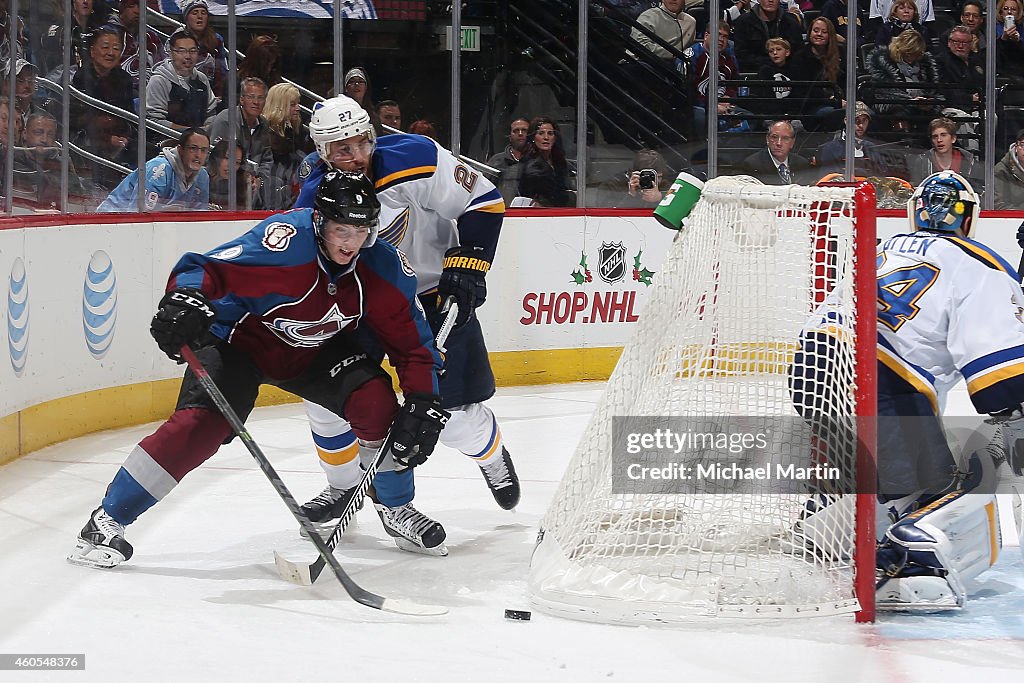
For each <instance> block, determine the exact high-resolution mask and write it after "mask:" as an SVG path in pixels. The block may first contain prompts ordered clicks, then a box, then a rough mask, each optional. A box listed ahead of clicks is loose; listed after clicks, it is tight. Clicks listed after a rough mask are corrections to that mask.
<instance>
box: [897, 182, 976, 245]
mask: <svg viewBox="0 0 1024 683" xmlns="http://www.w3.org/2000/svg"><path fill="white" fill-rule="evenodd" d="M980 205H981V200H980V199H979V198H978V193H977V192H975V191H974V188H973V187H971V184H970V183H969V182H967V180H966V179H965V178H964V177H963V176H961V175H960V174H959V173H955V172H953V171H939V172H938V173H932V174H931V175H930V176H928V177H927V178H925V179H924V180H923V181H921V184H920V185H918V186H917V189H916V190H914V194H913V196H911V198H910V201H908V202H907V214H908V217H909V218H910V227H911V229H912V230H914V231H917V230H929V231H932V232H955V231H956V230H958V229H959V230H960V232H962V233H963V235H964V237H969V236H970V234H971V230H972V229H973V228H974V224H975V223H976V222H977V220H978V211H979V209H980V208H981V206H980Z"/></svg>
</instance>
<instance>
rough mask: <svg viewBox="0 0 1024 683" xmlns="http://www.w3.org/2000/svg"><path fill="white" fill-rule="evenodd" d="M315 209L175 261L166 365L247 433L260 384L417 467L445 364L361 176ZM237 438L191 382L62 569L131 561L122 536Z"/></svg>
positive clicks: (432, 427)
mask: <svg viewBox="0 0 1024 683" xmlns="http://www.w3.org/2000/svg"><path fill="white" fill-rule="evenodd" d="M315 205H316V208H315V209H313V210H310V209H300V210H294V211H289V212H286V213H283V214H277V215H274V216H271V217H270V218H267V219H266V220H264V221H262V222H261V223H259V224H258V225H256V227H254V228H253V229H252V230H250V231H249V232H247V233H245V234H244V235H242V236H241V237H239V238H238V239H236V240H233V241H231V242H228V243H227V244H224V245H222V246H220V247H218V248H217V249H215V250H213V251H212V252H210V253H208V254H192V253H190V254H186V255H185V256H183V257H182V258H181V260H180V261H179V262H178V264H177V265H176V266H175V267H174V270H173V272H172V273H171V277H170V280H169V282H168V285H167V293H166V295H165V296H164V297H163V299H161V301H160V304H159V309H158V311H157V313H156V316H154V318H153V322H152V325H151V332H152V335H153V337H154V339H155V340H156V342H157V344H158V345H159V346H160V349H161V350H162V351H164V353H166V354H167V355H168V356H169V357H171V358H172V359H174V360H179V361H180V359H181V356H180V350H181V347H182V346H183V345H185V344H188V345H189V346H191V347H192V348H195V349H197V351H196V355H197V356H198V357H199V359H200V360H201V361H202V363H203V365H204V366H206V368H207V370H208V371H209V373H210V375H211V377H212V378H213V379H214V381H215V382H216V384H217V385H218V386H220V387H221V389H222V391H223V392H224V394H225V395H226V397H227V399H228V401H229V403H230V404H231V406H232V408H234V410H235V411H236V412H237V413H238V415H239V416H240V417H241V418H242V419H243V420H244V419H245V418H246V417H247V416H248V415H249V413H250V411H251V410H252V408H253V404H254V402H255V400H256V394H257V391H258V389H259V386H260V384H273V385H275V386H278V387H280V388H282V389H284V390H286V391H289V392H291V393H294V394H296V395H297V396H300V397H302V398H303V399H304V400H306V401H309V402H312V403H314V404H317V405H320V406H322V407H323V408H325V409H327V410H330V411H332V412H334V413H337V414H338V415H344V416H345V418H346V419H347V420H348V421H349V423H351V425H352V429H353V431H354V432H355V435H356V437H357V438H358V439H359V442H360V443H361V444H362V445H363V446H364V447H365V449H366V451H368V452H372V453H375V452H376V449H377V448H379V447H380V445H381V443H382V441H383V439H384V437H385V435H387V433H388V430H389V429H390V430H391V435H392V438H393V440H394V447H393V448H392V450H391V452H390V456H391V457H389V458H387V459H386V460H385V461H384V463H383V464H382V469H383V470H388V469H396V468H397V469H402V468H408V467H413V466H415V465H418V464H420V463H422V462H423V461H425V460H426V458H427V456H428V455H430V453H431V452H432V451H433V448H434V445H435V444H436V442H437V436H438V434H439V433H440V431H441V429H442V427H443V425H444V422H445V421H446V419H447V413H446V412H445V411H443V410H441V407H440V399H439V398H438V396H437V393H438V379H437V374H438V371H439V370H440V368H441V358H440V355H439V354H438V352H437V350H436V348H435V347H434V343H433V339H432V335H431V332H430V328H429V326H428V325H427V321H426V319H425V318H424V315H423V312H422V309H421V308H420V306H419V303H418V301H417V299H416V278H415V273H414V272H413V270H412V269H411V268H410V267H409V265H408V263H407V262H406V260H405V257H404V256H403V255H402V254H400V253H399V252H398V251H397V250H396V249H395V248H394V247H392V246H391V245H389V244H387V243H386V242H383V241H380V240H378V239H377V226H378V223H377V219H378V214H379V210H380V205H379V203H378V201H377V198H376V193H375V192H374V190H373V186H372V185H371V184H370V183H369V181H368V180H367V179H366V178H365V177H364V176H362V175H358V174H350V173H343V172H338V171H335V172H332V173H329V174H327V175H326V176H325V177H324V179H323V182H322V183H321V184H320V187H319V188H318V190H317V195H316V199H315ZM357 327H359V328H362V327H366V328H369V329H370V330H372V331H373V332H374V333H375V336H376V338H377V340H379V343H380V344H381V345H382V346H383V347H384V349H385V350H386V352H387V354H388V357H389V358H390V359H391V362H392V364H393V365H394V366H395V368H396V369H397V371H398V376H399V381H400V383H401V387H402V391H403V393H404V395H405V404H404V406H403V407H401V408H399V405H398V401H397V399H396V397H395V393H394V391H393V389H392V386H391V380H390V378H389V377H388V376H387V374H386V373H385V372H384V371H383V370H382V369H381V368H380V366H379V364H377V363H376V362H374V361H373V360H372V359H370V358H369V357H368V355H367V353H366V352H365V351H364V350H363V349H362V348H361V347H360V346H359V344H358V342H357V341H356V340H355V335H354V334H353V332H352V331H353V329H355V328H357ZM231 431H232V430H231V427H230V426H229V425H228V423H227V421H226V420H225V419H224V417H223V416H222V415H221V414H220V412H219V411H218V410H217V409H216V407H215V406H214V404H213V403H212V401H211V399H210V398H209V397H208V396H207V395H206V392H205V391H204V390H203V389H202V387H201V385H200V384H199V382H198V381H197V380H196V378H195V376H194V375H193V374H192V372H191V371H190V370H186V372H185V378H184V380H183V382H182V386H181V391H180V394H179V396H178V403H177V407H176V409H175V412H174V414H173V415H172V416H171V417H170V419H168V420H167V422H165V423H164V424H163V425H161V426H160V428H159V429H157V431H156V432H155V433H153V434H152V435H150V436H148V437H146V438H145V439H143V440H142V441H141V442H140V443H139V444H138V445H137V446H136V447H135V449H134V450H133V451H132V452H131V453H130V454H129V456H128V459H127V460H126V461H125V462H124V464H123V465H122V466H121V468H120V469H119V470H118V472H117V474H116V475H115V476H114V480H113V481H112V482H111V484H110V486H108V487H107V491H106V495H105V496H104V498H103V502H102V504H101V506H100V507H98V508H97V509H96V510H95V511H93V513H92V514H91V515H90V517H89V521H88V523H87V524H86V526H85V528H84V529H83V530H82V532H81V534H80V536H79V541H78V545H77V546H76V548H75V550H74V552H73V553H72V554H71V556H70V557H69V558H68V559H69V560H70V561H72V562H74V563H77V564H85V565H89V566H96V567H113V566H115V565H117V564H120V563H121V562H123V561H125V560H127V559H128V558H130V557H131V555H132V546H131V545H130V544H129V543H128V541H126V540H125V538H124V527H125V526H127V525H128V524H131V523H132V522H134V521H135V520H136V518H138V516H139V515H140V514H142V513H143V512H145V511H146V510H148V509H149V508H150V507H152V506H153V505H155V504H156V503H157V502H158V501H160V500H162V499H163V498H164V496H166V495H167V494H168V493H170V492H171V490H172V489H173V488H174V487H175V486H176V485H177V484H178V483H179V482H180V481H181V480H182V478H183V477H184V476H185V475H186V474H188V473H189V472H190V471H192V470H193V469H195V468H196V467H198V466H199V465H201V464H202V463H203V462H205V461H206V460H207V459H208V458H209V457H210V456H212V455H213V454H214V453H215V452H216V451H217V449H218V448H219V447H220V445H221V444H222V443H224V442H225V440H229V438H230V437H231ZM379 495H380V497H381V500H380V503H381V504H382V505H383V506H385V507H386V508H387V509H388V511H389V514H391V515H392V516H393V517H396V518H398V517H401V519H402V520H403V522H404V523H405V527H409V528H413V527H414V528H416V530H417V531H418V532H419V536H420V537H421V539H422V542H423V544H424V545H427V546H430V545H433V546H437V545H440V544H442V543H443V541H444V529H443V528H442V527H441V525H439V524H437V523H436V522H433V521H432V520H429V519H427V518H425V517H423V516H422V515H419V513H418V512H417V511H416V510H415V508H412V506H411V505H408V503H409V500H411V495H410V496H409V497H408V498H407V499H404V500H403V499H401V498H391V499H388V498H386V496H385V495H384V494H383V493H379ZM424 520H425V521H424Z"/></svg>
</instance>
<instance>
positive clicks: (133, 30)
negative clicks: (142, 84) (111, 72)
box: [110, 0, 167, 97]
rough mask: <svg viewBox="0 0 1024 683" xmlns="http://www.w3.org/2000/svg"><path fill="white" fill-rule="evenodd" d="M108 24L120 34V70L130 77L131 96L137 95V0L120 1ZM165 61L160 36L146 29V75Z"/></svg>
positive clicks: (165, 56)
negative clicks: (118, 9) (117, 9)
mask: <svg viewBox="0 0 1024 683" xmlns="http://www.w3.org/2000/svg"><path fill="white" fill-rule="evenodd" d="M120 7H121V9H120V11H119V12H118V13H116V14H114V15H112V17H111V22H110V24H111V25H112V26H114V28H116V29H118V31H120V33H121V68H122V69H124V70H125V71H127V72H128V75H129V76H131V77H132V95H133V96H135V97H137V96H138V94H139V39H138V36H139V0H121V4H120ZM165 59H167V55H166V54H164V46H163V41H162V40H161V39H160V34H159V33H157V32H156V31H154V30H153V29H146V73H150V72H152V70H153V67H154V66H156V65H157V64H159V63H160V62H162V61H164V60H165Z"/></svg>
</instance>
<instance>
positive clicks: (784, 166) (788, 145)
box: [742, 121, 811, 185]
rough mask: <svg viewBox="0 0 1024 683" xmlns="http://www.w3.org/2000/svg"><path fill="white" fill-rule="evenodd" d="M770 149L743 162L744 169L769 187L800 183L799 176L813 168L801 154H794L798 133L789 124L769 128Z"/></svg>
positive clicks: (773, 124)
mask: <svg viewBox="0 0 1024 683" xmlns="http://www.w3.org/2000/svg"><path fill="white" fill-rule="evenodd" d="M765 141H766V143H767V145H766V147H764V148H763V149H760V150H758V151H757V152H754V153H753V154H751V155H750V156H748V157H747V158H746V159H744V160H743V164H742V165H743V168H744V169H745V171H746V172H747V173H749V174H750V175H752V176H754V177H756V178H759V179H760V180H761V182H763V183H764V184H766V185H789V184H792V183H796V182H799V180H798V179H797V178H798V176H799V175H800V174H801V173H802V172H804V171H806V170H808V169H809V168H810V167H811V164H810V162H809V161H807V159H805V158H804V157H802V156H800V155H799V154H793V153H792V150H793V146H794V145H795V144H796V129H795V128H793V124H792V123H790V122H789V121H775V122H774V123H772V124H771V125H770V126H768V134H767V136H765Z"/></svg>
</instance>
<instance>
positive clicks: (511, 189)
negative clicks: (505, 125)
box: [487, 117, 530, 204]
mask: <svg viewBox="0 0 1024 683" xmlns="http://www.w3.org/2000/svg"><path fill="white" fill-rule="evenodd" d="M529 130H530V122H529V121H527V120H526V119H524V118H522V117H519V118H516V119H512V123H511V124H510V125H509V131H508V144H507V145H506V146H505V149H504V150H503V151H501V152H498V153H497V154H495V155H494V156H492V157H491V158H490V159H488V160H487V165H488V166H493V167H494V168H496V169H498V170H499V171H501V177H499V178H492V180H493V181H494V184H495V185H496V186H497V188H498V192H500V193H501V196H502V197H504V199H505V203H506V204H511V203H512V199H513V198H514V197H516V196H517V195H518V194H519V178H520V176H521V175H522V166H521V165H520V162H521V161H522V160H523V154H524V153H525V152H526V134H527V133H528V132H529Z"/></svg>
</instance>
